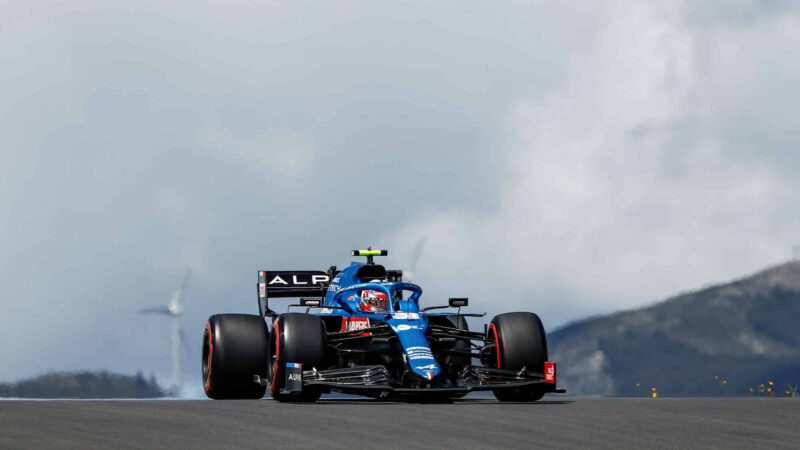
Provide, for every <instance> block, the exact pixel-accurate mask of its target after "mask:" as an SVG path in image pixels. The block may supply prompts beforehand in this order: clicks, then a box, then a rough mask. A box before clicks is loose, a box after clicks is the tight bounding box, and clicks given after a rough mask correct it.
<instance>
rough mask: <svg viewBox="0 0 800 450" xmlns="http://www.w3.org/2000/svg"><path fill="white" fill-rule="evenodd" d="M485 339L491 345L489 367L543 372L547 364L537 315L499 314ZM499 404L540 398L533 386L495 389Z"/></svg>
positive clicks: (545, 344)
mask: <svg viewBox="0 0 800 450" xmlns="http://www.w3.org/2000/svg"><path fill="white" fill-rule="evenodd" d="M487 340H488V341H489V342H493V343H494V344H495V349H494V355H493V356H494V358H492V361H491V364H490V365H491V366H492V367H497V368H499V369H508V370H520V369H522V368H523V367H525V368H526V369H530V370H534V371H536V370H544V363H545V362H546V361H547V337H546V335H545V332H544V326H542V321H541V320H540V319H539V316H537V315H536V314H533V313H529V312H512V313H505V314H499V315H497V316H495V317H494V319H492V322H491V323H490V324H489V329H488V331H487ZM492 392H493V393H494V396H495V398H497V399H498V400H500V401H501V402H520V401H528V402H535V401H537V400H539V399H541V398H542V397H543V396H544V391H542V390H541V389H539V388H536V387H525V388H516V389H496V390H494V391H492Z"/></svg>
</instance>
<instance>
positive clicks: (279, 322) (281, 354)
mask: <svg viewBox="0 0 800 450" xmlns="http://www.w3.org/2000/svg"><path fill="white" fill-rule="evenodd" d="M327 336H328V335H327V333H326V331H325V324H324V323H323V322H322V319H320V318H319V317H318V316H315V315H311V314H303V313H286V314H282V315H280V316H278V318H277V319H275V321H274V322H273V327H272V333H270V337H269V346H268V349H269V351H268V355H269V364H268V368H267V369H268V371H269V380H270V385H269V386H270V388H269V392H270V395H271V396H272V398H274V399H275V400H278V401H280V402H314V401H317V400H318V399H319V397H320V395H322V392H321V391H320V390H318V389H314V390H311V389H305V388H304V389H303V392H302V393H301V394H284V393H281V392H280V391H281V389H283V387H284V384H285V380H284V378H285V375H284V373H285V372H284V371H285V368H286V363H287V362H293V363H300V364H302V365H303V370H304V371H305V370H310V369H311V368H314V367H316V368H317V369H322V368H323V367H324V364H325V352H326V349H327V346H328V337H327Z"/></svg>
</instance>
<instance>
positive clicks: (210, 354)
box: [203, 321, 214, 392]
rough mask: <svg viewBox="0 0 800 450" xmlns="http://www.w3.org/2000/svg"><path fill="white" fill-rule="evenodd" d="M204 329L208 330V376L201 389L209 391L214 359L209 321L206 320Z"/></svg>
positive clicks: (212, 338)
mask: <svg viewBox="0 0 800 450" xmlns="http://www.w3.org/2000/svg"><path fill="white" fill-rule="evenodd" d="M206 330H207V331H208V361H207V364H208V377H207V378H206V384H204V385H203V390H205V391H206V392H209V391H210V390H211V369H212V363H213V361H214V334H213V332H212V330H211V322H210V321H206Z"/></svg>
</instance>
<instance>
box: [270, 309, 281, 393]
mask: <svg viewBox="0 0 800 450" xmlns="http://www.w3.org/2000/svg"><path fill="white" fill-rule="evenodd" d="M272 332H273V333H274V334H275V361H274V362H273V363H272V380H270V385H269V394H270V395H272V396H274V395H275V394H277V393H278V368H279V367H280V363H279V361H280V359H281V326H280V324H279V323H278V320H277V319H276V320H275V323H274V325H273V327H272Z"/></svg>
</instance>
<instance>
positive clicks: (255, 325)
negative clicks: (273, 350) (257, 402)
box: [202, 314, 268, 400]
mask: <svg viewBox="0 0 800 450" xmlns="http://www.w3.org/2000/svg"><path fill="white" fill-rule="evenodd" d="M267 339H268V334H267V324H266V323H264V319H262V318H261V317H260V316H256V315H251V314H217V315H213V316H211V317H210V318H209V319H208V321H207V322H206V328H205V332H204V333H203V352H202V357H203V361H202V368H203V390H204V391H205V393H206V396H208V397H209V398H213V399H214V400H227V399H259V398H261V397H263V396H264V392H265V391H266V387H265V386H261V385H259V384H257V383H256V382H255V381H254V380H253V376H254V375H259V376H261V377H266V376H267Z"/></svg>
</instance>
